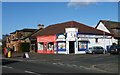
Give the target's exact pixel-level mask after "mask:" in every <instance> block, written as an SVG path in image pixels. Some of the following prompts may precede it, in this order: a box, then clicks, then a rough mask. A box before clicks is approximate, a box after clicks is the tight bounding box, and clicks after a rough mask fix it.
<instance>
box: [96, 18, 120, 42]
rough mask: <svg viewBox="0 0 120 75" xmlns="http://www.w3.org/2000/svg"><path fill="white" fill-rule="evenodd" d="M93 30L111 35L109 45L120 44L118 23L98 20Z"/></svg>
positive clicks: (119, 24)
mask: <svg viewBox="0 0 120 75" xmlns="http://www.w3.org/2000/svg"><path fill="white" fill-rule="evenodd" d="M95 28H96V29H99V30H102V31H105V32H107V33H110V34H112V35H113V36H112V38H111V41H110V44H111V43H116V44H118V43H120V22H114V21H107V20H100V21H99V22H98V24H97V26H96V27H95ZM105 42H108V41H105Z"/></svg>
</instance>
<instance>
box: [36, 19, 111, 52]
mask: <svg viewBox="0 0 120 75" xmlns="http://www.w3.org/2000/svg"><path fill="white" fill-rule="evenodd" d="M104 34H105V35H104ZM111 37H112V34H110V33H107V32H103V31H101V30H98V29H96V28H93V27H90V26H87V25H85V24H81V23H78V22H75V21H69V22H64V23H59V24H54V25H49V26H48V27H46V28H44V29H42V30H41V31H39V33H37V35H36V38H37V48H38V50H37V52H38V53H44V54H70V53H74V54H84V53H85V50H86V49H88V48H89V47H90V46H94V45H98V46H103V47H104V48H105V49H106V46H107V45H110V44H111V43H112V39H111Z"/></svg>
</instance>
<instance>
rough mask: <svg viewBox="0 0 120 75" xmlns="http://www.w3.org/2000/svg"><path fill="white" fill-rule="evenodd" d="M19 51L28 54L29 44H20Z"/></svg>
mask: <svg viewBox="0 0 120 75" xmlns="http://www.w3.org/2000/svg"><path fill="white" fill-rule="evenodd" d="M20 50H21V51H22V52H30V43H21V44H20Z"/></svg>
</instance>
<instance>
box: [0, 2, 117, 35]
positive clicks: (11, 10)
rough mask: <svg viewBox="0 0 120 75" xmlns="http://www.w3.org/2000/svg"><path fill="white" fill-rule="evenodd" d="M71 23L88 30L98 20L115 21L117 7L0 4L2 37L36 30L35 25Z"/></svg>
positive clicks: (106, 4)
mask: <svg viewBox="0 0 120 75" xmlns="http://www.w3.org/2000/svg"><path fill="white" fill-rule="evenodd" d="M0 5H1V4H0ZM0 13H1V12H0ZM72 20H74V21H77V22H80V23H83V24H86V25H88V26H92V27H95V26H96V25H97V23H98V22H99V20H111V21H118V3H117V2H88V3H87V2H2V34H9V33H11V32H14V31H15V30H20V29H23V28H33V29H37V25H38V24H44V25H45V27H47V26H49V25H51V24H56V23H62V22H67V21H72ZM0 32H1V31H0Z"/></svg>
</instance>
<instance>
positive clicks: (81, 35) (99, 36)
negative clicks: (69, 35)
mask: <svg viewBox="0 0 120 75" xmlns="http://www.w3.org/2000/svg"><path fill="white" fill-rule="evenodd" d="M78 38H107V39H110V38H111V36H104V35H86V34H78Z"/></svg>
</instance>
